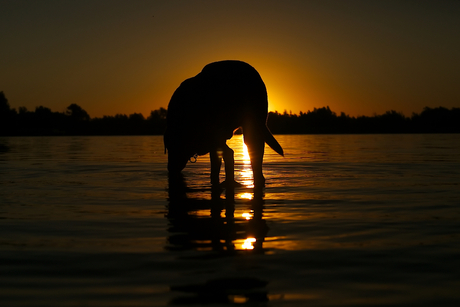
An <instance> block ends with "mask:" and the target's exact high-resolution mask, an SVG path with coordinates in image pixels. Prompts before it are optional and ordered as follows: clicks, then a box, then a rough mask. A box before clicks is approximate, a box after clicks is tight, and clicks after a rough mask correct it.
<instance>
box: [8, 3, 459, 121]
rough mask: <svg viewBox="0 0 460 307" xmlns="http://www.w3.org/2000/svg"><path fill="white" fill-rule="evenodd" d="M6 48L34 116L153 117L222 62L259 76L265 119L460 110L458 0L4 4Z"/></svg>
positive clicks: (22, 98) (13, 80) (11, 92)
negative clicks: (75, 108) (74, 107)
mask: <svg viewBox="0 0 460 307" xmlns="http://www.w3.org/2000/svg"><path fill="white" fill-rule="evenodd" d="M0 44H1V45H0V46H1V47H0V91H4V93H5V95H6V97H7V98H8V100H9V103H10V106H11V107H14V108H18V107H20V106H25V107H27V109H29V110H31V111H33V110H35V107H36V106H39V105H43V106H46V107H49V108H51V109H52V110H53V111H59V112H63V111H64V110H65V108H66V107H67V106H69V105H70V104H71V103H76V104H78V105H80V106H81V107H82V108H83V109H85V110H86V111H88V113H89V114H90V116H91V117H101V116H103V115H115V114H117V113H123V114H132V113H135V112H136V113H143V114H144V116H148V115H149V114H150V111H151V110H154V109H158V108H159V107H167V104H168V102H169V99H170V97H171V95H172V93H173V92H174V90H175V89H176V88H177V86H179V84H180V83H181V82H182V81H183V80H184V79H186V78H189V77H191V76H194V75H196V74H197V73H199V72H200V70H201V69H202V68H203V66H204V65H206V64H207V63H210V62H214V61H218V60H226V59H238V60H242V61H246V62H248V63H250V64H251V65H253V66H254V67H255V68H256V69H257V70H258V71H259V73H260V74H261V76H262V78H263V79H264V81H265V83H266V85H267V89H268V94H269V108H270V110H278V111H280V112H282V111H284V110H285V109H286V110H288V111H289V110H291V111H292V112H293V113H298V112H299V111H304V112H306V111H308V110H312V109H313V108H315V107H316V108H320V107H323V106H330V108H331V109H332V110H333V111H335V112H337V113H340V112H345V113H346V114H349V115H352V116H357V115H373V114H381V113H384V112H385V111H388V110H396V111H399V112H403V113H404V114H405V115H408V116H410V115H411V114H412V112H417V113H419V112H421V111H422V109H423V107H425V106H429V107H437V106H444V107H448V108H452V107H460V85H459V84H460V1H458V0H437V1H424V0H416V1H401V0H397V1H390V0H385V1H372V0H363V1H351V0H347V1H344V0H339V1H324V0H323V1H308V0H301V1H289V0H287V1H284V0H283V1H267V0H264V1H252V0H251V1H133V0H131V1H118V0H108V1H96V0H89V1H86V0H78V1H77V0H75V1H67V0H57V1H50V0H43V1H28V0H26V1H21V0H11V1H5V0H0Z"/></svg>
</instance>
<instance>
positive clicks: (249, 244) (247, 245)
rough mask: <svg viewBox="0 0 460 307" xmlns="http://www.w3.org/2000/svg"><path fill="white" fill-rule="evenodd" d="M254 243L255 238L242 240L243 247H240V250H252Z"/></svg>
mask: <svg viewBox="0 0 460 307" xmlns="http://www.w3.org/2000/svg"><path fill="white" fill-rule="evenodd" d="M254 242H256V238H247V239H246V240H244V243H243V245H241V248H242V249H254V245H252V243H254Z"/></svg>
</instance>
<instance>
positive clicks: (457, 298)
mask: <svg viewBox="0 0 460 307" xmlns="http://www.w3.org/2000/svg"><path fill="white" fill-rule="evenodd" d="M276 138H277V139H278V141H279V143H280V144H281V145H282V146H283V148H284V150H285V152H286V156H285V157H281V156H278V155H277V154H276V153H274V152H273V151H272V150H271V149H269V148H266V155H265V159H264V161H265V162H264V173H265V177H266V179H267V186H266V188H265V192H264V195H262V196H259V195H256V196H254V193H253V191H252V189H251V188H250V187H251V184H252V174H251V171H250V165H249V164H248V159H247V155H246V154H245V151H244V148H243V146H242V140H241V136H235V137H234V138H233V139H232V140H230V141H229V145H230V147H232V148H233V149H234V150H235V158H236V166H235V169H236V174H235V177H236V180H238V181H240V182H242V183H243V184H244V185H245V187H243V188H240V189H237V190H236V192H235V195H234V198H235V201H234V203H233V202H231V201H229V200H227V199H226V195H225V193H222V194H221V195H218V196H216V195H212V193H211V190H210V186H209V158H208V157H206V156H204V157H199V158H198V161H197V162H196V163H194V164H190V163H189V165H188V166H187V168H186V169H185V171H184V175H185V178H186V182H187V191H186V193H179V192H180V191H179V192H177V191H173V192H172V193H171V194H168V179H167V172H166V162H167V157H166V155H165V154H164V148H163V144H162V138H161V137H160V136H142V137H141V136H140V137H132V136H130V137H9V138H0V229H1V237H0V272H1V273H0V301H1V302H2V304H1V305H2V306H165V305H190V304H192V305H193V304H208V305H210V306H213V305H216V306H220V305H224V304H244V303H246V304H249V305H257V306H259V305H266V306H307V305H308V306H408V305H416V306H434V305H442V306H455V305H458V303H460V292H459V291H458V289H459V288H460V279H459V278H458V276H460V265H459V260H458V259H459V258H460V244H459V243H460V240H459V230H460V228H459V227H460V223H459V222H460V209H459V204H460V188H459V183H460V155H459V153H460V135H457V134H441V135H439V134H437V135H423V134H421V135H278V136H276ZM222 176H223V173H222ZM222 179H223V178H222Z"/></svg>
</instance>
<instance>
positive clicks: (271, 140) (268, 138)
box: [264, 126, 284, 157]
mask: <svg viewBox="0 0 460 307" xmlns="http://www.w3.org/2000/svg"><path fill="white" fill-rule="evenodd" d="M264 140H265V143H267V144H268V146H270V147H271V149H273V150H274V151H276V152H277V153H278V154H280V155H282V156H283V157H284V151H283V148H282V147H281V145H280V144H279V143H278V141H277V140H276V139H275V137H274V136H273V134H272V133H271V132H270V130H268V127H267V126H265V129H264Z"/></svg>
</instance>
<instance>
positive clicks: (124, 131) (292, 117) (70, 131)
mask: <svg viewBox="0 0 460 307" xmlns="http://www.w3.org/2000/svg"><path fill="white" fill-rule="evenodd" d="M166 114H167V110H166V109H164V108H160V109H158V110H154V111H151V112H150V115H149V116H148V117H147V118H145V117H144V116H143V115H142V114H140V113H133V114H131V115H124V114H117V115H115V116H103V117H101V118H98V117H96V118H91V117H90V116H89V114H88V113H87V112H86V111H85V110H83V109H82V108H81V107H80V106H79V105H77V104H71V105H69V106H68V107H67V109H66V110H65V111H64V112H53V111H51V109H49V108H46V107H43V106H39V107H36V108H35V111H33V112H32V111H29V110H27V109H26V108H25V107H19V108H18V110H16V109H14V108H10V105H9V103H8V100H7V99H6V97H5V95H4V93H3V92H0V135H2V136H38V135H161V134H163V133H164V131H165V128H166ZM268 127H269V128H270V130H271V131H272V133H274V134H322V133H324V134H327V133H330V134H340V133H460V108H452V109H450V110H449V109H447V108H444V107H438V108H429V107H425V108H424V109H423V111H422V112H421V113H420V114H417V113H413V114H412V116H411V117H406V116H404V115H403V114H402V113H399V112H396V111H393V110H392V111H387V112H386V113H385V114H382V115H374V116H358V117H351V116H349V115H346V114H345V113H343V112H342V113H340V115H337V114H336V113H335V112H333V111H331V110H330V108H329V107H322V108H318V109H317V108H315V109H314V110H313V111H308V112H306V113H304V112H300V114H299V115H297V114H292V113H288V112H287V111H284V113H278V112H270V113H269V115H268Z"/></svg>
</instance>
